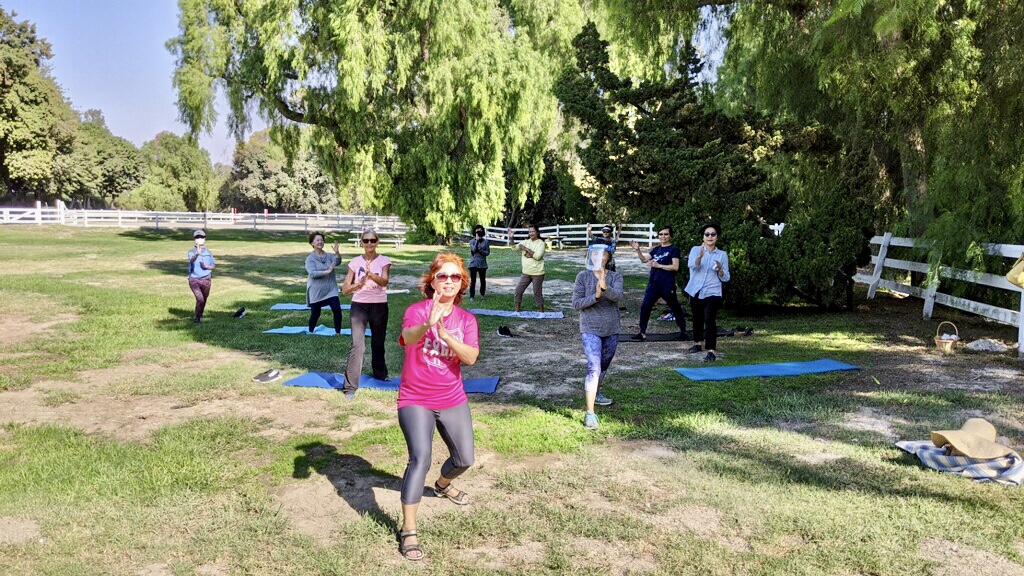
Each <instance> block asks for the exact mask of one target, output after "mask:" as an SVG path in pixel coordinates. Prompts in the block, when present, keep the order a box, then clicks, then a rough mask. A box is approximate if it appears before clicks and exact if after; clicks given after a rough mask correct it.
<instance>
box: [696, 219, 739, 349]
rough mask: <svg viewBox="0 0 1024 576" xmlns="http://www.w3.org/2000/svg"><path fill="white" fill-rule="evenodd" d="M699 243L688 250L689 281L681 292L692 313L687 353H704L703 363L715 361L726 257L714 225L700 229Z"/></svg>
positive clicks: (725, 277) (726, 270) (718, 230)
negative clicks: (692, 343) (691, 343)
mask: <svg viewBox="0 0 1024 576" xmlns="http://www.w3.org/2000/svg"><path fill="white" fill-rule="evenodd" d="M700 235H701V237H702V242H701V243H700V245H699V246H694V247H693V248H690V255H689V257H688V258H687V259H686V264H687V266H688V267H689V268H690V281H689V282H687V283H686V288H685V291H686V293H687V294H689V296H690V308H691V310H692V311H693V340H694V342H695V343H694V345H693V346H692V347H691V348H690V353H696V352H701V351H703V350H707V355H705V356H704V361H705V362H714V361H715V360H717V359H718V355H717V353H716V348H715V347H716V346H717V344H718V323H717V321H716V320H717V316H718V309H719V308H721V307H722V284H723V283H724V282H728V281H729V278H730V276H729V255H728V254H726V253H725V250H721V249H719V248H718V246H717V245H718V238H719V236H720V235H721V229H720V228H719V227H718V225H717V224H705V225H703V226H701V228H700Z"/></svg>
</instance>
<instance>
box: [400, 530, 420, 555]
mask: <svg viewBox="0 0 1024 576" xmlns="http://www.w3.org/2000/svg"><path fill="white" fill-rule="evenodd" d="M415 535H416V531H415V530H409V531H402V532H399V533H398V553H399V554H401V555H402V556H403V557H404V558H405V559H406V560H412V561H414V562H415V561H418V560H423V549H422V548H420V545H419V544H409V545H408V546H406V545H405V540H406V538H412V537H413V536H415ZM410 552H419V556H410V555H409V553H410Z"/></svg>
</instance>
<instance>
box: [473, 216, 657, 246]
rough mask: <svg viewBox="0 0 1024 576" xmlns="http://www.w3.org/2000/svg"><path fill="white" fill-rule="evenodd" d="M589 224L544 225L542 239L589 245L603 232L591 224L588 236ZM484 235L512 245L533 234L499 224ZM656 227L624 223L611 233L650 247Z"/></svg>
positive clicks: (560, 242) (552, 244)
mask: <svg viewBox="0 0 1024 576" xmlns="http://www.w3.org/2000/svg"><path fill="white" fill-rule="evenodd" d="M587 226H588V224H560V225H555V226H541V227H540V228H538V231H539V232H540V235H541V238H544V239H545V240H547V243H548V245H550V246H558V247H559V248H564V247H565V245H567V244H569V245H572V244H576V245H579V246H586V245H587V242H588V241H589V240H590V238H591V236H593V235H600V234H601V227H602V226H604V224H591V225H590V226H592V230H591V236H588V235H587ZM484 230H485V234H484V237H485V238H487V239H488V240H491V241H492V242H500V243H502V244H508V245H509V246H511V245H512V244H514V243H516V242H519V241H522V240H526V239H527V238H529V237H530V234H529V229H527V228H499V227H496V226H488V227H485V228H484ZM657 232H658V231H657V230H656V229H655V228H654V224H653V223H652V222H648V223H646V224H622V225H621V226H620V227H619V229H618V230H617V231H613V232H612V236H613V237H615V236H617V237H618V240H619V243H620V244H622V243H627V244H628V243H629V242H630V241H631V240H636V241H637V242H639V243H640V244H644V245H646V246H647V247H648V248H650V247H651V246H654V243H655V242H657V241H658V236H657ZM464 234H465V236H467V237H468V236H470V234H471V232H470V231H469V230H467V231H466V232H465V233H464Z"/></svg>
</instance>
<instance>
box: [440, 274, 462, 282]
mask: <svg viewBox="0 0 1024 576" xmlns="http://www.w3.org/2000/svg"><path fill="white" fill-rule="evenodd" d="M434 280H437V281H438V282H447V281H448V280H451V281H452V282H462V274H458V273H456V274H444V273H441V274H438V275H437V276H434Z"/></svg>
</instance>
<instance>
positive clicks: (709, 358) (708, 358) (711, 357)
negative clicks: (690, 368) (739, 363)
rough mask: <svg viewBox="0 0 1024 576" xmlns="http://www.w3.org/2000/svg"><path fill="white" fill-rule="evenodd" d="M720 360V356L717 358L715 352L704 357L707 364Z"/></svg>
mask: <svg viewBox="0 0 1024 576" xmlns="http://www.w3.org/2000/svg"><path fill="white" fill-rule="evenodd" d="M715 360H718V356H715V353H714V352H708V355H707V356H705V357H704V361H705V362H714V361H715Z"/></svg>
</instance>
